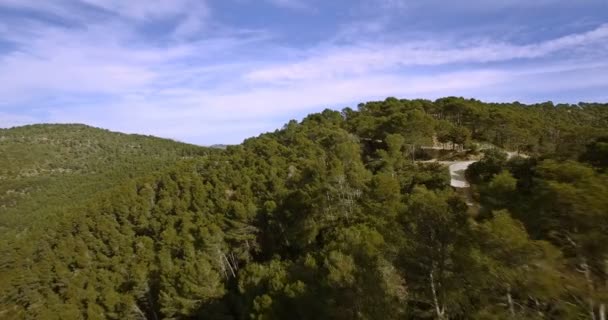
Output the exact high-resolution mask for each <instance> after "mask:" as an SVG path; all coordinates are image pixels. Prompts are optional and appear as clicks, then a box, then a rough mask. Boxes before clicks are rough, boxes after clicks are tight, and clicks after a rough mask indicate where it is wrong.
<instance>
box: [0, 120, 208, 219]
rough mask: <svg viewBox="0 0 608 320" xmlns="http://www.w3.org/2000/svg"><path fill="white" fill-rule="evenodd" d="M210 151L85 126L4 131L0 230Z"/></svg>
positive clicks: (0, 135) (0, 160)
mask: <svg viewBox="0 0 608 320" xmlns="http://www.w3.org/2000/svg"><path fill="white" fill-rule="evenodd" d="M208 150H209V149H207V148H203V147H198V146H194V145H189V144H185V143H179V142H175V141H172V140H167V139H161V138H156V137H151V136H143V135H129V134H123V133H116V132H111V131H109V130H104V129H99V128H94V127H90V126H86V125H82V124H39V125H28V126H23V127H15V128H10V129H0V228H14V227H25V226H27V225H28V224H29V223H30V222H31V220H32V219H34V220H38V219H40V218H43V217H44V216H48V215H49V214H50V213H51V212H56V211H60V210H61V209H62V208H64V207H66V206H73V205H77V204H79V203H80V202H82V201H83V200H86V199H88V198H90V197H91V196H92V195H94V194H95V193H97V192H100V191H103V190H105V189H107V188H108V187H110V186H113V185H116V184H119V183H121V181H125V180H128V179H131V178H134V177H137V176H141V175H144V174H146V173H148V172H149V171H155V170H158V169H160V168H163V167H164V166H166V165H167V164H173V163H174V162H175V161H176V160H179V159H183V158H188V157H195V156H201V155H205V154H206V153H207V152H208Z"/></svg>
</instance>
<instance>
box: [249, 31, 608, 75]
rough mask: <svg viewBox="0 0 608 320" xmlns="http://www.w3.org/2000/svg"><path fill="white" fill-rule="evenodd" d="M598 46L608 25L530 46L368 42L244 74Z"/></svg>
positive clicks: (359, 69) (359, 70) (496, 57)
mask: <svg viewBox="0 0 608 320" xmlns="http://www.w3.org/2000/svg"><path fill="white" fill-rule="evenodd" d="M598 44H603V46H606V44H608V24H605V25H601V26H599V27H598V28H596V29H594V30H592V31H588V32H584V33H580V34H573V35H567V36H564V37H561V38H557V39H554V40H549V41H543V42H539V43H535V44H528V45H514V44H509V43H496V42H491V41H484V42H478V43H474V44H471V45H467V46H463V47H462V46H461V47H459V46H458V45H455V44H453V43H441V42H431V41H427V42H411V43H402V44H388V45H387V44H383V43H368V44H364V45H357V46H346V47H331V48H328V49H320V50H318V51H313V52H312V53H311V54H310V56H309V57H307V58H306V59H304V60H302V61H298V62H294V63H284V64H279V65H275V66H270V67H265V68H260V69H258V70H255V71H253V72H251V73H249V74H247V75H246V76H245V78H246V79H248V80H251V81H260V82H281V81H297V80H302V79H313V78H332V77H337V76H346V75H351V74H365V73H367V72H372V71H378V70H383V69H391V68H392V69H395V68H399V67H406V66H416V65H423V66H433V65H445V64H454V63H486V62H500V61H509V60H513V59H531V58H539V57H543V56H546V55H550V54H553V53H556V52H558V51H560V50H566V49H571V50H580V49H581V48H584V47H586V46H594V48H595V49H597V45H598Z"/></svg>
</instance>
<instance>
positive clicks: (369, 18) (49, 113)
mask: <svg viewBox="0 0 608 320" xmlns="http://www.w3.org/2000/svg"><path fill="white" fill-rule="evenodd" d="M389 96H393V97H398V98H424V99H437V98H440V97H444V96H463V97H466V98H476V99H480V100H483V101H492V102H510V101H520V102H525V103H535V102H544V101H553V102H555V103H577V102H580V101H585V102H608V0H494V1H488V0H461V1H456V0H453V1H440V0H409V1H405V0H44V1H41V0H0V127H12V126H20V125H25V124H31V123H85V124H88V125H92V126H96V127H102V128H106V129H110V130H114V131H120V132H126V133H140V134H149V135H155V136H160V137H166V138H172V139H176V140H179V141H183V142H189V143H194V144H200V145H210V144H234V143H240V142H241V141H242V140H243V139H245V138H248V137H251V136H256V135H258V134H260V133H263V132H267V131H274V130H275V129H277V128H281V127H282V125H283V124H284V123H286V122H288V121H289V120H291V119H301V118H302V117H304V116H305V115H307V114H309V113H312V112H318V111H322V110H323V109H325V108H331V109H337V110H340V109H342V108H344V107H353V108H354V107H356V106H357V104H358V103H360V102H365V101H371V100H383V99H385V98H386V97H389Z"/></svg>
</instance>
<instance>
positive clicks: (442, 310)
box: [430, 270, 445, 320]
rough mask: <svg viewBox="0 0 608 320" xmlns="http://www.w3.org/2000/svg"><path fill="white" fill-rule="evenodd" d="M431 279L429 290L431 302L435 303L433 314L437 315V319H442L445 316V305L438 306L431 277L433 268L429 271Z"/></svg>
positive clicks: (433, 279) (433, 281) (433, 280)
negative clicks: (431, 295) (431, 296)
mask: <svg viewBox="0 0 608 320" xmlns="http://www.w3.org/2000/svg"><path fill="white" fill-rule="evenodd" d="M430 280H431V291H432V293H433V304H434V305H435V314H436V315H437V319H439V320H443V319H444V316H445V307H440V306H439V301H438V299H437V290H436V289H435V278H434V277H433V270H431V273H430Z"/></svg>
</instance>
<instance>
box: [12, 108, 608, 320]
mask: <svg viewBox="0 0 608 320" xmlns="http://www.w3.org/2000/svg"><path fill="white" fill-rule="evenodd" d="M53 132H55V133H53ZM87 136H90V138H89V139H88V138H87ZM49 141H53V142H52V143H51V142H49ZM0 148H2V149H0V150H1V151H2V153H1V156H2V158H1V160H2V162H3V163H6V166H3V167H2V170H4V171H2V180H0V187H1V188H2V189H1V190H0V197H1V198H0V199H2V201H3V203H4V206H3V207H2V210H3V211H4V212H2V211H0V214H2V215H6V217H10V218H8V219H5V218H4V217H0V219H3V221H6V222H5V226H4V228H6V229H7V231H10V232H7V233H5V234H4V235H3V236H2V238H1V239H2V242H1V245H2V247H1V248H0V249H1V250H2V252H0V253H1V255H0V318H3V319H4V318H6V319H592V318H593V319H600V318H601V315H602V313H603V312H604V313H605V308H606V304H607V303H608V247H607V246H605V245H604V244H605V243H607V241H608V197H607V196H606V195H608V173H607V168H608V163H607V159H608V105H601V104H578V105H557V106H555V105H553V104H551V103H545V104H539V105H529V106H528V105H522V104H517V103H514V104H490V103H482V102H480V101H477V100H465V99H462V98H444V99H439V100H436V101H427V100H398V99H394V98H389V99H387V100H385V101H379V102H369V103H366V104H361V105H359V106H358V108H357V110H353V109H349V108H347V109H344V110H342V112H338V111H331V110H325V111H323V112H321V113H317V114H312V115H309V116H308V117H306V118H305V119H304V120H302V121H300V122H298V121H291V122H289V123H287V124H286V125H285V126H284V127H283V128H282V129H280V130H277V131H275V132H273V133H268V134H263V135H261V136H259V137H256V138H251V139H248V140H246V141H245V142H244V143H243V144H242V145H238V146H228V147H227V148H226V149H225V150H222V149H212V150H211V149H205V148H199V147H193V146H188V145H183V144H178V143H175V142H170V141H166V140H160V139H152V138H148V137H140V136H127V135H120V134H113V133H109V132H106V131H101V130H98V129H91V128H88V127H84V126H46V125H42V126H32V127H24V128H16V129H9V130H2V131H0ZM28 149H31V152H27V150H28ZM503 151H512V152H516V153H517V152H519V153H521V154H522V155H524V156H522V157H518V156H515V157H513V158H510V159H509V160H508V159H507V155H506V154H505V153H504V152H503ZM432 159H436V160H454V159H481V160H479V161H478V162H476V163H475V164H473V165H471V167H470V168H469V169H468V170H467V172H466V175H467V178H468V180H469V182H470V183H471V184H472V186H471V188H470V189H467V190H466V192H463V190H462V189H453V188H451V187H450V176H449V174H448V171H447V168H446V167H445V166H444V165H442V164H441V163H440V162H433V161H429V160H432ZM7 168H8V169H7ZM5 186H9V187H5ZM56 188H58V189H57V190H63V191H61V192H55V191H53V190H54V189H56ZM16 190H21V191H16ZM100 191H101V192H100ZM66 194H67V195H66ZM469 198H470V199H469ZM74 199H76V200H74ZM471 199H472V201H473V202H474V204H473V205H467V203H466V202H467V201H469V200H471ZM47 202H48V203H49V204H50V205H49V206H47V205H46V203H47ZM73 202H79V203H80V204H79V205H74V204H73ZM49 210H50V211H49ZM21 215H22V216H23V217H24V218H23V219H24V220H27V219H34V217H44V216H52V217H53V223H52V224H48V225H47V224H46V223H29V222H27V223H26V222H22V221H20V220H19V219H16V217H20V216H21ZM29 221H31V220H29ZM24 227H25V228H24Z"/></svg>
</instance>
